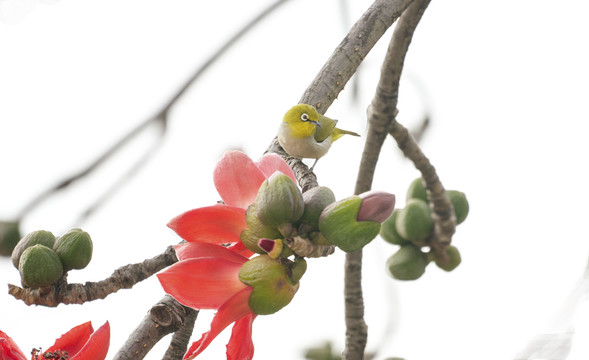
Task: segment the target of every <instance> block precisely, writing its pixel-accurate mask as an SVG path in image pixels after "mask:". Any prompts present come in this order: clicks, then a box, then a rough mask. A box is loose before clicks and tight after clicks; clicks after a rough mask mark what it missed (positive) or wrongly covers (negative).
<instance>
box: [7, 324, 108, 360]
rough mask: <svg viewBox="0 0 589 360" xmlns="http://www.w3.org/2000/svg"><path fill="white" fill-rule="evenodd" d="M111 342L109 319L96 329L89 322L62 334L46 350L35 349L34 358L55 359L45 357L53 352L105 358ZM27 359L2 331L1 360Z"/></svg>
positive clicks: (77, 359)
mask: <svg viewBox="0 0 589 360" xmlns="http://www.w3.org/2000/svg"><path fill="white" fill-rule="evenodd" d="M109 344H110V325H109V323H108V321H107V322H106V323H104V325H102V326H101V327H100V328H99V329H98V330H96V331H94V329H93V328H92V324H91V323H90V322H87V323H84V324H82V325H78V326H76V327H74V328H72V329H71V330H70V331H68V332H66V333H65V334H63V335H61V337H60V338H59V339H57V340H56V341H55V344H53V346H51V347H50V348H48V349H47V350H46V351H41V350H33V355H32V359H39V360H44V359H53V358H54V357H47V358H46V357H45V356H48V355H49V353H51V354H62V355H66V354H67V355H68V356H69V357H68V358H69V359H70V360H103V359H105V358H106V354H107V353H108V347H109ZM43 355H45V356H43ZM35 356H37V357H35ZM26 359H27V357H26V355H25V354H24V353H23V352H22V351H21V350H20V349H19V348H18V346H17V345H16V343H15V342H14V340H12V338H11V337H10V336H8V335H6V334H5V333H4V332H2V331H0V360H26Z"/></svg>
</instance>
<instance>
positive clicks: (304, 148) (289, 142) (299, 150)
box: [278, 123, 332, 159]
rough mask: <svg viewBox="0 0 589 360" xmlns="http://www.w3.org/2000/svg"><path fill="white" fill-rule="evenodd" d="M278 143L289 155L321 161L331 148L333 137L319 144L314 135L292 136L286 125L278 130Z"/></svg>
mask: <svg viewBox="0 0 589 360" xmlns="http://www.w3.org/2000/svg"><path fill="white" fill-rule="evenodd" d="M278 142H279V143H280V146H282V148H283V149H284V151H286V152H287V154H288V155H290V156H293V157H296V158H299V159H302V158H305V159H319V158H320V157H322V156H323V155H325V154H326V153H327V151H328V150H329V148H330V147H331V142H332V141H331V136H330V137H328V138H327V139H325V140H324V141H322V142H320V143H319V142H317V141H316V140H315V138H314V137H313V135H311V136H307V137H303V138H297V137H294V136H292V134H291V132H290V130H289V127H288V125H287V124H286V123H282V124H281V126H280V128H279V129H278Z"/></svg>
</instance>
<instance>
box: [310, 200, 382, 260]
mask: <svg viewBox="0 0 589 360" xmlns="http://www.w3.org/2000/svg"><path fill="white" fill-rule="evenodd" d="M361 205H362V198H361V197H360V196H358V195H353V196H350V197H347V198H345V199H342V200H339V201H336V202H334V203H331V204H330V205H328V206H327V207H326V208H325V209H323V211H322V212H321V216H320V218H319V231H321V233H322V234H323V236H325V238H326V239H327V240H328V241H329V242H330V243H331V244H332V245H335V246H337V247H338V248H340V249H341V250H343V251H345V252H354V251H357V250H360V249H362V248H363V247H364V246H365V245H366V244H368V243H369V242H371V241H372V240H373V239H374V238H375V237H376V235H378V233H379V231H380V223H378V222H376V221H357V217H358V212H359V210H360V206H361Z"/></svg>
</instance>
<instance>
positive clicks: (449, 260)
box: [434, 245, 462, 271]
mask: <svg viewBox="0 0 589 360" xmlns="http://www.w3.org/2000/svg"><path fill="white" fill-rule="evenodd" d="M444 251H445V252H446V255H448V257H446V258H445V259H437V258H436V259H434V261H435V262H436V265H438V267H439V268H440V269H443V270H446V271H452V270H454V269H456V267H458V265H460V262H461V261H462V258H461V257H460V252H459V251H458V249H457V248H456V247H455V246H452V245H450V246H448V247H447V248H446V249H445V250H444Z"/></svg>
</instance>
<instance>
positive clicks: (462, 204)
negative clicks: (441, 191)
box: [446, 190, 469, 225]
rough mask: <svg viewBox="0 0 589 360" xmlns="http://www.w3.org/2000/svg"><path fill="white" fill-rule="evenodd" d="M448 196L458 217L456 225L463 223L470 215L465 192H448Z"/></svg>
mask: <svg viewBox="0 0 589 360" xmlns="http://www.w3.org/2000/svg"><path fill="white" fill-rule="evenodd" d="M446 196H447V197H448V199H449V200H450V202H451V203H452V207H453V208H454V215H456V225H458V224H460V223H462V222H463V221H464V220H465V219H466V216H467V215H468V210H469V207H468V200H466V195H465V194H464V193H463V192H460V191H457V190H447V191H446Z"/></svg>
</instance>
